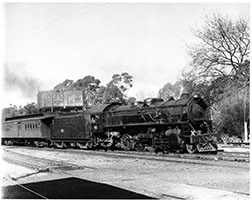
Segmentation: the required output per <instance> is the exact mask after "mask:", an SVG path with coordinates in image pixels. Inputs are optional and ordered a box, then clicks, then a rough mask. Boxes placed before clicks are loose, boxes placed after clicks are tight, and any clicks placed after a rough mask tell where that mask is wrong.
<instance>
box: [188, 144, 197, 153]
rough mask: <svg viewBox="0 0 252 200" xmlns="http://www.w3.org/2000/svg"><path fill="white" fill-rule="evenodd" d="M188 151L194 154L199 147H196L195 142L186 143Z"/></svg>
mask: <svg viewBox="0 0 252 200" xmlns="http://www.w3.org/2000/svg"><path fill="white" fill-rule="evenodd" d="M186 151H187V152H188V153H189V154H193V153H196V151H197V148H196V146H195V145H193V144H186Z"/></svg>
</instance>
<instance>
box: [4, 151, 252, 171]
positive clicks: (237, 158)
mask: <svg viewBox="0 0 252 200" xmlns="http://www.w3.org/2000/svg"><path fill="white" fill-rule="evenodd" d="M11 148H12V147H11ZM11 148H10V149H9V150H8V149H6V151H11ZM24 148H26V149H29V150H34V151H49V152H55V153H56V152H66V153H73V154H78V155H84V154H85V155H91V156H106V157H113V158H129V159H145V160H154V161H160V162H161V161H163V162H178V163H187V164H201V165H215V166H216V165H221V166H228V167H230V166H231V167H237V168H240V167H244V168H247V167H248V166H247V165H244V166H243V165H241V162H242V163H249V160H250V158H249V153H241V152H222V151H221V152H218V154H217V155H213V154H178V153H168V154H163V153H161V152H160V153H157V154H156V153H154V152H136V151H128V152H126V151H104V150H99V151H98V150H97V151H93V150H82V149H64V150H62V149H52V148H34V147H24ZM18 153H22V152H18ZM27 156H29V155H27ZM35 159H37V160H38V162H42V163H47V164H46V165H47V166H51V167H52V169H55V170H56V169H64V168H65V169H66V170H67V169H80V167H87V168H88V166H78V165H73V164H71V163H67V162H64V161H55V160H54V161H51V160H50V159H46V158H35ZM50 163H53V164H51V165H50ZM62 166H63V167H62ZM64 166H65V167H64Z"/></svg>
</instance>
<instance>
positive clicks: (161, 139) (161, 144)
mask: <svg viewBox="0 0 252 200" xmlns="http://www.w3.org/2000/svg"><path fill="white" fill-rule="evenodd" d="M206 113H207V105H206V104H205V102H204V101H203V99H202V98H200V97H199V96H197V95H195V96H190V95H189V94H187V93H185V94H182V95H181V97H180V99H178V100H174V99H173V98H171V99H169V100H168V101H163V100H162V99H160V98H148V99H146V100H144V101H143V102H139V103H137V104H134V105H124V104H122V103H120V102H113V103H110V104H101V105H96V106H93V107H91V108H90V109H87V110H75V111H69V112H49V113H48V112H43V113H39V114H34V115H26V116H17V117H12V118H7V119H6V120H5V121H4V122H3V123H2V144H7V145H9V144H15V143H23V144H33V145H36V146H53V147H57V148H66V147H78V148H88V149H97V148H102V149H105V150H108V149H111V150H114V149H124V150H126V151H131V150H135V151H145V150H148V151H156V152H158V151H163V152H171V151H177V152H189V153H196V152H206V153H216V152H217V140H216V137H215V135H214V134H213V133H212V125H211V120H209V118H208V117H207V114H206Z"/></svg>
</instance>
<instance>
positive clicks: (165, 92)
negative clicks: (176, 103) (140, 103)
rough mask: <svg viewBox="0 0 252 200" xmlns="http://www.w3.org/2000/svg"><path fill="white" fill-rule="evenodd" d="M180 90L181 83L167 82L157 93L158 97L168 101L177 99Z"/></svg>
mask: <svg viewBox="0 0 252 200" xmlns="http://www.w3.org/2000/svg"><path fill="white" fill-rule="evenodd" d="M181 89H183V87H182V82H181V81H177V82H176V83H174V84H171V83H169V82H168V83H166V84H165V85H164V86H163V88H161V89H160V90H159V91H158V97H159V98H162V99H164V100H168V99H170V98H171V97H174V98H175V99H178V98H179V97H180V95H181V94H180V93H181V92H182V91H181Z"/></svg>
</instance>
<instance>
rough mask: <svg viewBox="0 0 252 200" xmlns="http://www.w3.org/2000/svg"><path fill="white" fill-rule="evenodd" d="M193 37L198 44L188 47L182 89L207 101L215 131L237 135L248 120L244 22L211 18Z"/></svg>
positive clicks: (247, 45) (247, 38)
mask: <svg viewBox="0 0 252 200" xmlns="http://www.w3.org/2000/svg"><path fill="white" fill-rule="evenodd" d="M194 35H195V36H196V37H197V38H198V39H199V41H200V42H199V43H198V44H196V45H191V46H189V50H188V52H189V56H190V58H191V62H190V67H191V68H189V69H187V70H185V71H184V73H183V79H182V83H183V86H184V87H185V88H186V89H187V90H188V92H189V93H192V94H195V93H198V94H201V96H203V97H204V99H205V100H206V101H207V102H208V104H209V105H210V106H211V110H212V117H213V123H214V127H215V129H216V130H217V131H218V132H221V133H226V134H230V135H237V136H240V135H241V134H242V133H243V131H244V127H243V126H244V125H243V122H244V121H248V117H249V81H250V75H249V71H250V60H249V53H250V36H249V25H248V22H247V21H246V20H244V19H239V20H237V21H231V20H230V19H228V18H225V17H222V16H220V15H214V16H213V17H212V18H207V19H206V21H205V26H204V27H203V28H202V29H196V30H195V29H194ZM241 91H242V92H241ZM244 112H245V114H244Z"/></svg>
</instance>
